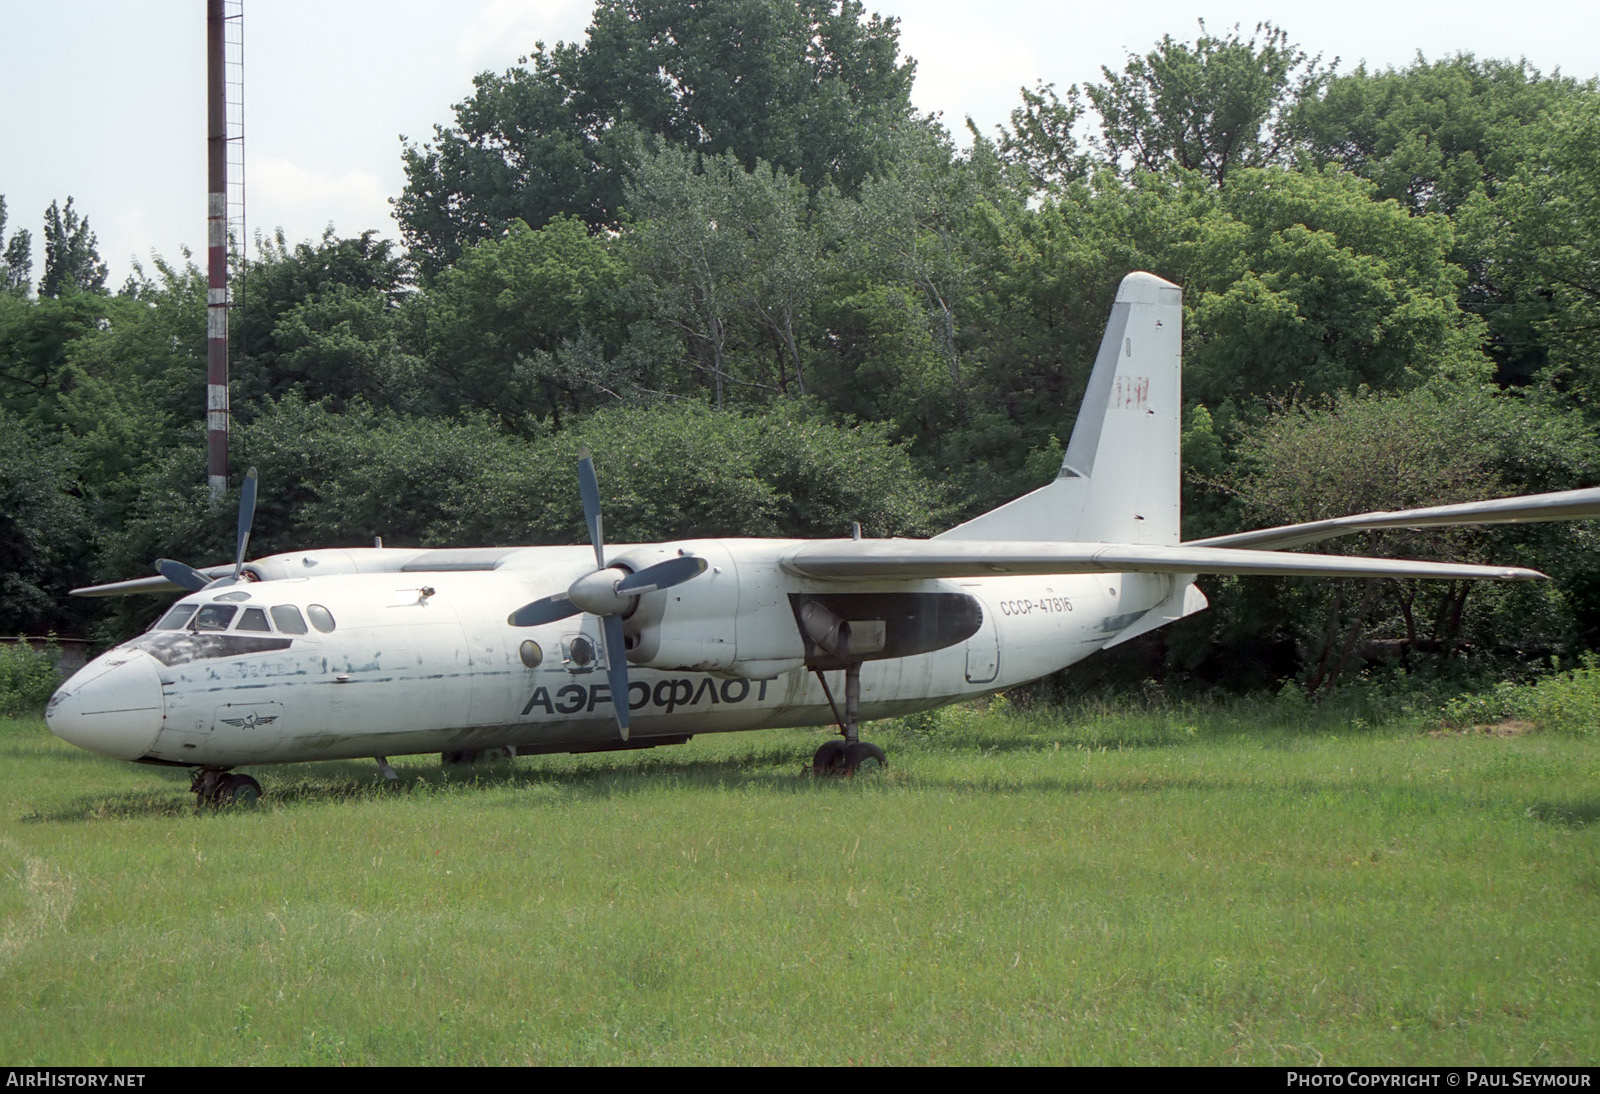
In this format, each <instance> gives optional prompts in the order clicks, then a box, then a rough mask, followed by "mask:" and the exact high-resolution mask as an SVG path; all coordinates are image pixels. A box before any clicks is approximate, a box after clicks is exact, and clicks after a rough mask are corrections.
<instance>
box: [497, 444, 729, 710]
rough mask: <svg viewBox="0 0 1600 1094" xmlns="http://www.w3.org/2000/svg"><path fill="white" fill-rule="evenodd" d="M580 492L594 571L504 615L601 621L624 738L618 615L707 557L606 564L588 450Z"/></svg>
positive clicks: (518, 619)
mask: <svg viewBox="0 0 1600 1094" xmlns="http://www.w3.org/2000/svg"><path fill="white" fill-rule="evenodd" d="M578 494H579V496H580V497H581V498H582V499H583V518H584V521H585V523H587V524H588V526H589V540H590V542H591V543H593V544H594V562H595V569H594V570H593V571H591V572H589V573H587V574H584V575H583V576H582V577H580V578H578V580H576V581H574V582H573V583H572V584H571V585H570V586H568V587H567V590H566V591H565V592H560V593H552V594H551V595H550V596H545V597H540V598H539V599H538V600H535V601H532V602H531V603H528V604H524V605H523V606H522V607H520V608H518V609H517V610H516V611H514V612H512V613H511V614H510V615H509V616H507V617H506V622H507V623H510V624H511V625H512V626H513V627H538V626H541V625H543V624H545V623H554V622H555V621H556V620H558V619H566V618H567V617H569V616H574V615H577V614H578V613H579V612H588V613H589V614H590V615H593V616H598V617H599V619H600V636H601V639H602V641H603V642H604V644H605V655H606V676H607V679H608V681H609V683H610V687H611V706H612V709H614V710H615V711H616V714H617V728H618V729H619V730H621V731H622V739H623V740H624V741H626V740H627V739H628V655H627V648H626V645H625V642H624V635H623V633H622V617H623V616H624V615H625V614H627V612H628V609H629V608H630V607H631V606H632V604H633V602H634V600H635V599H637V598H638V597H641V596H643V595H644V594H646V593H653V592H656V591H657V590H659V589H670V588H672V587H673V586H674V585H681V584H683V583H684V582H685V581H688V580H689V579H690V578H693V577H698V576H699V575H700V574H703V573H705V571H706V560H705V559H703V558H695V557H694V556H693V555H679V556H678V557H677V558H669V559H667V560H666V561H665V562H658V563H656V564H655V565H653V566H646V567H645V568H644V569H642V570H638V571H635V572H630V571H628V570H626V569H624V568H623V567H621V566H607V565H606V548H605V538H604V521H603V520H602V519H601V516H600V482H599V480H598V479H596V478H595V473H594V456H593V454H591V453H590V451H589V450H588V449H587V448H582V449H579V450H578Z"/></svg>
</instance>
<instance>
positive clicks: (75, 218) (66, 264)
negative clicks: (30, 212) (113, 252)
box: [39, 197, 108, 298]
mask: <svg viewBox="0 0 1600 1094" xmlns="http://www.w3.org/2000/svg"><path fill="white" fill-rule="evenodd" d="M97 246H98V240H96V239H95V234H94V233H93V232H92V231H90V230H89V218H88V217H84V216H80V215H79V214H78V211H77V210H76V209H74V208H73V207H72V199H71V198H70V197H69V198H67V205H66V208H64V209H63V208H62V207H61V205H60V203H59V202H54V201H52V202H51V203H50V208H49V209H47V210H45V214H44V274H43V276H41V277H40V278H39V295H40V296H46V297H52V298H54V297H58V296H65V295H67V294H70V293H74V292H90V293H103V292H105V291H106V276H107V273H108V271H107V269H106V264H105V263H104V262H102V261H101V260H100V252H99V250H97Z"/></svg>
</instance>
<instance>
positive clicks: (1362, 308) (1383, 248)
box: [1141, 167, 1489, 408]
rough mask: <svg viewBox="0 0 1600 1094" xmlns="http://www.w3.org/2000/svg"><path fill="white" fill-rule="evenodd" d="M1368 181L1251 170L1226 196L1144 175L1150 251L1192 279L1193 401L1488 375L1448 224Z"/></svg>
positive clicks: (1189, 347)
mask: <svg viewBox="0 0 1600 1094" xmlns="http://www.w3.org/2000/svg"><path fill="white" fill-rule="evenodd" d="M1371 190H1372V184H1371V183H1368V182H1366V181H1365V180H1363V179H1359V178H1356V177H1354V176H1351V175H1348V174H1346V173H1344V172H1343V171H1341V170H1339V169H1338V168H1335V167H1330V168H1328V169H1326V170H1324V171H1323V172H1321V173H1301V172H1295V171H1288V170H1284V169H1281V168H1273V169H1263V170H1248V169H1247V170H1244V171H1241V172H1240V173H1238V174H1237V175H1236V176H1235V178H1234V181H1233V183H1232V184H1230V185H1229V186H1228V188H1227V189H1226V190H1223V191H1221V192H1217V191H1214V190H1212V189H1211V188H1210V187H1209V186H1207V185H1205V184H1203V183H1202V182H1199V181H1198V180H1190V181H1189V182H1188V183H1186V184H1185V185H1183V186H1182V187H1181V188H1179V189H1178V190H1177V191H1176V192H1175V191H1174V190H1173V188H1172V187H1171V186H1170V185H1169V184H1167V183H1165V182H1163V181H1160V180H1156V179H1151V180H1149V181H1148V182H1147V183H1146V184H1145V186H1144V190H1143V198H1142V201H1143V204H1144V209H1143V210H1142V211H1141V216H1142V219H1143V220H1144V225H1145V227H1144V232H1146V233H1148V234H1146V235H1145V236H1144V238H1145V240H1146V242H1145V244H1144V246H1145V248H1146V250H1147V251H1149V252H1150V253H1152V254H1153V255H1154V256H1156V258H1157V260H1158V262H1159V263H1160V268H1162V269H1163V270H1165V271H1166V272H1167V275H1168V276H1169V277H1171V278H1172V279H1173V280H1174V281H1176V282H1178V283H1179V284H1181V285H1183V286H1184V302H1185V304H1186V305H1187V308H1188V310H1187V314H1186V316H1185V340H1184V348H1185V376H1184V388H1185V391H1186V393H1187V395H1188V397H1190V398H1193V399H1198V400H1199V401H1200V402H1203V403H1206V404H1207V405H1208V406H1211V407H1213V408H1216V407H1217V406H1219V405H1220V404H1221V403H1222V402H1224V401H1227V400H1232V401H1234V402H1236V403H1238V404H1242V405H1248V404H1249V403H1250V402H1251V401H1253V400H1257V399H1261V398H1264V397H1267V396H1270V395H1272V394H1278V395H1287V394H1289V393H1291V392H1297V393H1299V394H1300V395H1301V396H1319V395H1325V394H1330V393H1333V392H1336V391H1340V390H1347V391H1348V390H1354V389H1356V388H1357V387H1359V386H1361V385H1363V384H1365V385H1367V386H1369V387H1372V388H1374V389H1378V390H1392V389H1395V388H1405V387H1414V386H1416V385H1418V384H1419V383H1421V382H1422V381H1423V380H1425V379H1427V378H1428V377H1430V376H1436V375H1447V376H1453V377H1457V378H1474V379H1482V378H1486V377H1487V375H1488V370H1489V362H1488V360H1487V359H1486V358H1485V357H1484V356H1483V353H1482V348H1481V347H1482V338H1483V327H1482V322H1481V321H1480V320H1478V319H1477V318H1476V317H1474V316H1470V315H1467V314H1465V313H1463V312H1462V310H1461V308H1460V306H1459V305H1458V304H1457V303H1456V299H1457V295H1458V293H1459V292H1460V290H1461V286H1462V284H1463V283H1464V281H1465V274H1464V272H1463V271H1462V270H1461V269H1460V268H1459V267H1457V266H1455V265H1453V264H1452V263H1451V262H1450V261H1449V256H1450V254H1451V250H1452V247H1453V244H1454V232H1453V231H1452V229H1451V226H1450V223H1449V222H1448V221H1447V220H1445V219H1444V218H1443V217H1438V216H1425V217H1416V216H1411V215H1409V214H1408V213H1407V212H1406V211H1405V210H1404V209H1403V208H1401V207H1400V206H1399V205H1397V204H1395V203H1393V202H1375V201H1373V200H1372V199H1371Z"/></svg>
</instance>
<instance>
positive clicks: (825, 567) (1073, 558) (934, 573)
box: [780, 507, 1548, 581]
mask: <svg viewBox="0 0 1600 1094" xmlns="http://www.w3.org/2000/svg"><path fill="white" fill-rule="evenodd" d="M1446 508H1447V507H1446ZM1546 519H1548V518H1546ZM780 565H781V566H782V567H783V569H784V570H785V571H787V572H788V573H791V574H795V575H797V576H800V577H814V578H823V579H829V578H833V579H847V580H848V579H858V580H859V579H867V578H886V579H894V580H910V579H916V578H943V577H994V576H995V575H997V574H1095V573H1154V574H1257V575H1277V576H1304V577H1424V578H1439V579H1453V578H1469V579H1474V580H1480V581H1530V580H1538V579H1542V578H1544V577H1545V575H1544V574H1542V573H1540V572H1539V571H1538V570H1525V569H1521V568H1519V567H1516V566H1474V565H1469V564H1467V563H1458V562H1413V561H1410V560H1407V559H1396V558H1365V557H1358V556H1351V555H1307V554H1295V553H1293V552H1284V551H1255V550H1243V549H1238V548H1229V547H1212V546H1202V545H1199V544H1191V543H1185V544H1180V545H1178V546H1175V547H1158V546H1149V545H1144V544H1132V543H1028V542H1018V541H1015V540H1002V541H987V542H986V541H981V540H969V541H965V542H962V541H956V542H951V541H946V540H937V541H933V540H903V539H887V540H848V539H847V540H824V541H821V542H817V543H808V544H805V545H804V546H801V547H796V548H795V549H794V550H792V551H789V552H788V553H787V554H785V555H784V556H783V558H782V559H781V560H780Z"/></svg>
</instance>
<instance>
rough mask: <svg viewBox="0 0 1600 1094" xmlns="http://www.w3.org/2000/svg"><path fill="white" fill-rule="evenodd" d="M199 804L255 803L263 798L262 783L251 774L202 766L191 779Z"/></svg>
mask: <svg viewBox="0 0 1600 1094" xmlns="http://www.w3.org/2000/svg"><path fill="white" fill-rule="evenodd" d="M189 789H190V790H192V791H193V792H194V800H195V805H197V806H207V805H214V806H223V805H254V804H255V803H256V802H257V801H259V800H260V798H261V784H260V783H258V782H256V781H255V780H254V779H252V778H251V777H250V776H249V775H239V774H235V773H234V772H231V771H218V770H216V769H215V768H210V767H202V768H200V769H198V770H197V771H195V773H194V776H193V778H191V779H190V781H189Z"/></svg>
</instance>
